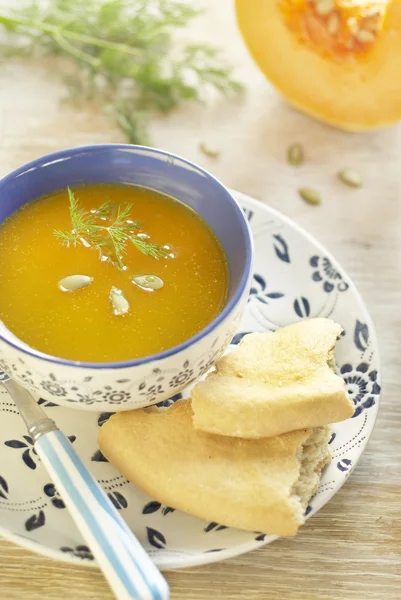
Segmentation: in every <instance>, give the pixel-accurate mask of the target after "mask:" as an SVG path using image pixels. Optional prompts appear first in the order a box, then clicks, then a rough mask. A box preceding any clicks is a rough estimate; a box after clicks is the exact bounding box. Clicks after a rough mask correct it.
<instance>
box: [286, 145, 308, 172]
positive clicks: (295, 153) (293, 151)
mask: <svg viewBox="0 0 401 600" xmlns="http://www.w3.org/2000/svg"><path fill="white" fill-rule="evenodd" d="M304 158H305V156H304V149H303V147H302V146H301V144H291V146H289V147H288V150H287V162H288V164H290V165H292V166H293V167H297V166H298V165H302V163H303V162H304Z"/></svg>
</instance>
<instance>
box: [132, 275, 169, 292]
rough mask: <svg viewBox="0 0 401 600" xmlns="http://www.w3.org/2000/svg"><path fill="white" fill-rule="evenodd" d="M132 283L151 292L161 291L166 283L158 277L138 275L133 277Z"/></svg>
mask: <svg viewBox="0 0 401 600" xmlns="http://www.w3.org/2000/svg"><path fill="white" fill-rule="evenodd" d="M131 281H132V283H134V284H135V285H137V286H138V287H140V288H141V289H143V290H146V291H149V292H151V291H152V292H153V291H156V290H160V289H161V288H162V287H163V286H164V281H163V280H162V279H160V277H157V276H156V275H138V276H137V277H133V278H132V280H131Z"/></svg>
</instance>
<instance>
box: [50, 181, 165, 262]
mask: <svg viewBox="0 0 401 600" xmlns="http://www.w3.org/2000/svg"><path fill="white" fill-rule="evenodd" d="M68 199H69V203H70V204H69V209H70V217H71V225H72V229H71V230H69V231H62V230H60V229H55V230H54V235H55V236H56V237H57V239H58V240H60V241H61V243H62V244H63V245H64V246H66V247H67V248H69V247H70V246H77V245H78V244H81V245H83V246H85V247H87V248H94V249H95V250H97V252H98V254H99V257H100V259H101V260H102V261H108V262H111V263H112V264H114V265H115V266H116V267H118V268H119V269H123V268H124V262H123V257H124V255H125V254H126V253H127V244H128V243H131V244H133V245H134V246H135V248H136V249H137V250H139V252H141V253H142V254H145V255H146V256H150V257H152V258H156V259H159V258H165V257H166V256H167V255H168V250H166V248H163V246H159V245H158V244H154V243H153V242H150V241H148V239H147V236H145V235H144V234H143V233H142V234H141V233H140V228H141V226H140V223H138V222H137V221H132V220H131V219H130V212H131V209H132V205H131V204H125V205H123V206H122V205H119V204H116V203H113V202H111V201H110V200H105V201H104V202H103V204H101V206H99V208H97V209H94V210H91V211H89V212H88V211H85V210H84V209H83V208H82V206H81V205H80V203H79V201H78V199H77V198H76V196H75V194H74V193H73V192H72V191H71V189H70V188H68Z"/></svg>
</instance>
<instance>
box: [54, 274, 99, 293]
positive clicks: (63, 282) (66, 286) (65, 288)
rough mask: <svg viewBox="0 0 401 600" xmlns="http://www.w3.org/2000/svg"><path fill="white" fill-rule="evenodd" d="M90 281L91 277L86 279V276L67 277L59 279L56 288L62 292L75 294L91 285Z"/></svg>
mask: <svg viewBox="0 0 401 600" xmlns="http://www.w3.org/2000/svg"><path fill="white" fill-rule="evenodd" d="M92 281H93V277H88V275H68V277H64V278H63V279H60V281H59V282H58V287H59V289H60V290H61V291H62V292H76V291H77V290H81V289H82V288H84V287H86V286H87V285H89V284H91V283H92Z"/></svg>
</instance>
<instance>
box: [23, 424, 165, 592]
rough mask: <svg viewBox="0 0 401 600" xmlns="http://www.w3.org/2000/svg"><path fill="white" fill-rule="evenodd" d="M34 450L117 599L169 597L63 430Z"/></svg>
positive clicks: (49, 435)
mask: <svg viewBox="0 0 401 600" xmlns="http://www.w3.org/2000/svg"><path fill="white" fill-rule="evenodd" d="M35 448H36V451H37V453H38V455H39V456H40V458H41V460H42V462H43V464H44V466H45V468H46V469H47V471H48V473H49V475H50V476H51V478H52V479H53V482H54V483H55V485H56V488H57V491H58V493H59V494H60V496H61V497H62V498H63V500H64V501H65V504H66V506H67V508H68V509H69V511H70V513H71V516H72V518H73V519H74V521H75V523H76V525H77V527H78V529H79V530H80V532H81V533H82V535H83V537H84V538H85V540H86V541H87V543H88V545H89V547H90V549H91V551H92V552H93V554H94V556H95V558H96V560H97V562H98V564H99V566H100V568H101V569H102V571H103V573H104V575H105V577H106V579H107V580H108V582H109V584H110V587H111V589H112V590H113V592H114V594H115V596H116V598H118V600H167V599H168V598H169V596H170V594H169V587H168V584H167V582H166V580H165V579H164V577H163V576H162V574H161V573H160V572H159V571H158V569H157V568H156V566H155V565H154V564H153V562H152V561H151V559H150V558H149V556H148V555H147V554H146V552H145V550H144V549H143V547H142V546H141V544H140V543H139V542H138V540H137V539H136V537H135V536H134V534H133V533H132V531H131V530H130V529H129V528H128V526H127V525H126V523H125V522H124V520H123V519H122V518H121V517H120V515H119V514H118V512H117V510H116V509H115V508H114V506H113V505H112V504H111V502H110V500H109V499H108V498H107V496H106V494H105V493H104V491H103V490H102V489H101V487H100V486H99V484H98V483H97V481H96V480H95V479H94V478H93V477H92V475H91V474H90V473H89V471H88V470H87V469H86V467H85V466H84V464H83V463H82V461H81V459H80V458H79V456H78V455H77V454H76V452H75V450H74V449H73V447H72V445H71V443H70V442H69V440H68V439H67V438H66V436H65V435H64V434H63V433H62V432H61V431H58V430H57V431H51V432H50V433H46V434H45V435H43V436H42V437H40V438H39V439H38V440H37V441H36V443H35Z"/></svg>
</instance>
